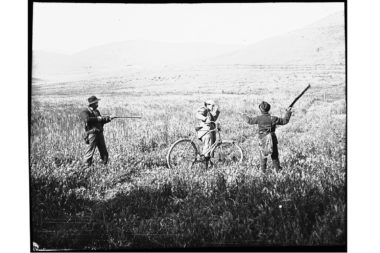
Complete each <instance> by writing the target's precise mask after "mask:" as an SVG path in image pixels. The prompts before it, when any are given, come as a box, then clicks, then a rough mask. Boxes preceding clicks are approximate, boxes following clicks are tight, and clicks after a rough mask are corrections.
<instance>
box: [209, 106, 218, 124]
mask: <svg viewBox="0 0 380 253" xmlns="http://www.w3.org/2000/svg"><path fill="white" fill-rule="evenodd" d="M210 113H211V115H212V116H213V117H214V120H215V121H216V120H217V119H218V118H219V114H220V111H219V108H218V107H216V109H215V110H214V111H212V112H210Z"/></svg>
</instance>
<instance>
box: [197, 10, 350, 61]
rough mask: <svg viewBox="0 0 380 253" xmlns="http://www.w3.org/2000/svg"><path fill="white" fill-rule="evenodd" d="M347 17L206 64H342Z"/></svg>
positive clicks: (328, 19) (329, 19) (326, 20)
mask: <svg viewBox="0 0 380 253" xmlns="http://www.w3.org/2000/svg"><path fill="white" fill-rule="evenodd" d="M344 53H345V44H344V14H343V12H339V13H335V14H333V15H330V16H328V17H326V18H324V19H322V20H320V21H318V22H316V23H314V24H311V25H309V26H306V27H305V28H302V29H299V30H296V31H293V32H289V33H287V34H284V35H280V36H276V37H272V38H268V39H265V40H263V41H261V42H258V43H255V44H252V45H249V46H246V47H244V48H241V49H239V50H237V51H235V52H232V53H229V54H224V55H221V56H218V57H214V58H211V59H208V60H206V61H204V62H203V63H205V64H268V65H272V64H343V63H344Z"/></svg>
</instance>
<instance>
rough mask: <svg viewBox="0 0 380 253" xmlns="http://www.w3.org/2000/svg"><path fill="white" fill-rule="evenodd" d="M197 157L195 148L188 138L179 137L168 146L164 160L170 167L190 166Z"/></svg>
mask: <svg viewBox="0 0 380 253" xmlns="http://www.w3.org/2000/svg"><path fill="white" fill-rule="evenodd" d="M196 159H197V148H196V146H195V143H194V142H193V141H192V140H190V139H181V140H178V141H176V142H175V143H173V145H172V146H171V147H170V149H169V152H168V155H167V157H166V162H167V164H168V167H169V168H170V169H179V168H185V167H189V166H191V165H192V164H193V163H194V162H195V161H196Z"/></svg>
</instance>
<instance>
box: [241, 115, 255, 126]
mask: <svg viewBox="0 0 380 253" xmlns="http://www.w3.org/2000/svg"><path fill="white" fill-rule="evenodd" d="M241 116H242V117H243V120H244V121H245V122H247V123H248V124H250V125H254V124H258V122H257V117H249V116H248V115H247V114H245V113H242V114H241Z"/></svg>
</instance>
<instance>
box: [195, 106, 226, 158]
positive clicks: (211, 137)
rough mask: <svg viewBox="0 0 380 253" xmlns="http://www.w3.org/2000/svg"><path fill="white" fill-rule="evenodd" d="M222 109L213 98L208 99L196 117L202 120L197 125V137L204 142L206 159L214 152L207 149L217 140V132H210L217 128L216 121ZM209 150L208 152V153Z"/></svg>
mask: <svg viewBox="0 0 380 253" xmlns="http://www.w3.org/2000/svg"><path fill="white" fill-rule="evenodd" d="M219 114H220V111H219V109H218V106H217V105H216V104H215V102H214V101H213V100H207V101H205V102H204V106H202V107H200V108H199V109H198V110H197V112H196V115H195V117H196V118H197V119H199V120H200V123H199V126H198V127H197V137H198V138H199V139H200V140H201V141H202V142H203V144H204V146H203V152H202V154H204V159H205V160H206V161H209V160H210V157H211V155H212V154H210V152H207V150H208V149H209V148H210V147H211V146H212V144H214V142H215V140H216V133H215V131H213V132H208V131H210V130H213V129H215V127H216V125H215V123H214V122H215V121H216V120H217V119H218V117H219ZM206 152H207V153H206Z"/></svg>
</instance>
